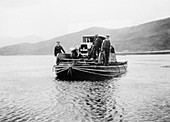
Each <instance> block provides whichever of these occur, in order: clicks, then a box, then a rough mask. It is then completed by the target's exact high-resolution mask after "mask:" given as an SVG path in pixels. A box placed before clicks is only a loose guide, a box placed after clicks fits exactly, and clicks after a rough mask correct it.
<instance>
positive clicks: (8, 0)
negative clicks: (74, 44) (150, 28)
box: [0, 0, 170, 39]
mask: <svg viewBox="0 0 170 122" xmlns="http://www.w3.org/2000/svg"><path fill="white" fill-rule="evenodd" d="M166 17H170V0H0V37H6V36H8V37H23V36H28V35H32V34H35V35H38V36H40V37H43V38H45V39H50V38H53V37H57V36H59V35H63V34H67V33H71V32H75V31H78V30H81V29H85V28H88V27H92V26H98V27H106V28H120V27H126V26H132V25H137V24H141V23H145V22H148V21H152V20H157V19H162V18H166Z"/></svg>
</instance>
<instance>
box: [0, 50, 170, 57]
mask: <svg viewBox="0 0 170 122" xmlns="http://www.w3.org/2000/svg"><path fill="white" fill-rule="evenodd" d="M159 54H170V50H162V51H141V52H116V55H159ZM45 55H49V56H51V55H52V54H43V55H42V54H41V55H39V54H23V55H22V54H14V55H11V54H5V55H0V56H45Z"/></svg>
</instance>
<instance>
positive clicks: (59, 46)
mask: <svg viewBox="0 0 170 122" xmlns="http://www.w3.org/2000/svg"><path fill="white" fill-rule="evenodd" d="M61 51H62V52H63V53H65V50H64V49H63V47H62V46H61V45H60V42H59V41H57V45H56V46H55V49H54V56H55V57H57V54H59V53H62V52H61ZM58 60H59V59H56V64H58Z"/></svg>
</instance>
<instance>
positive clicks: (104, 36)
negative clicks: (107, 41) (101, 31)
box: [83, 35, 106, 38]
mask: <svg viewBox="0 0 170 122" xmlns="http://www.w3.org/2000/svg"><path fill="white" fill-rule="evenodd" d="M98 36H99V37H103V38H106V36H104V35H98ZM84 37H95V35H84V36H83V38H84Z"/></svg>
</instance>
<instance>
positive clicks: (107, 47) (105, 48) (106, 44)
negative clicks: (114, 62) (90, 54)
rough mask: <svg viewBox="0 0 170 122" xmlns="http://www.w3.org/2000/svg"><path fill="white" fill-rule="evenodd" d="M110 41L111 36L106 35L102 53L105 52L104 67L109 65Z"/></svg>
mask: <svg viewBox="0 0 170 122" xmlns="http://www.w3.org/2000/svg"><path fill="white" fill-rule="evenodd" d="M110 45H111V44H110V39H109V35H106V39H105V40H104V41H103V43H102V48H101V51H103V56H104V60H103V61H104V65H108V63H109V55H110Z"/></svg>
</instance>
